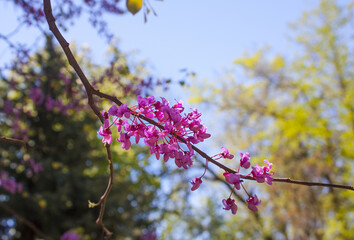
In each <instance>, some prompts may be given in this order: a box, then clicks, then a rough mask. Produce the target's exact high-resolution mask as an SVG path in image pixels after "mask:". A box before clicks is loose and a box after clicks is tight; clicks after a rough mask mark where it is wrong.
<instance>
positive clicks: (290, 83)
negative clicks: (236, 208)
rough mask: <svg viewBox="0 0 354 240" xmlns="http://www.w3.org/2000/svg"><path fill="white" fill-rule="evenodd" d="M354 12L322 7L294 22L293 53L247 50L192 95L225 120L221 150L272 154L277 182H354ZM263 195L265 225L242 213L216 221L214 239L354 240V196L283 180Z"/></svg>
mask: <svg viewBox="0 0 354 240" xmlns="http://www.w3.org/2000/svg"><path fill="white" fill-rule="evenodd" d="M353 6H354V4H353V3H351V4H347V5H340V4H339V3H336V1H328V0H324V1H321V3H320V5H319V7H318V8H317V9H315V10H313V11H311V12H306V13H304V14H303V16H302V18H301V19H300V20H299V21H298V23H296V24H293V25H292V26H291V27H292V28H293V30H294V32H295V37H293V41H292V43H293V44H296V46H295V47H296V54H295V56H293V57H286V56H285V55H282V54H271V50H270V48H263V49H260V50H258V51H256V52H255V53H254V54H245V56H243V57H241V58H238V59H236V60H235V62H234V64H235V69H234V71H231V72H229V73H227V74H226V75H225V76H223V77H222V78H221V79H218V81H215V82H209V84H205V82H204V83H203V84H202V85H201V86H198V87H200V88H199V89H198V90H197V89H195V90H194V91H193V92H194V93H196V94H197V97H195V96H194V97H193V99H192V100H194V101H197V102H199V101H201V102H204V103H205V104H208V106H210V105H213V106H214V107H216V109H217V110H218V111H219V114H221V116H223V118H222V119H219V121H218V124H220V122H222V123H223V125H222V130H221V132H220V138H221V139H222V141H223V144H225V145H226V146H229V147H231V146H232V149H240V150H242V149H243V150H245V151H246V150H247V151H250V153H251V156H252V155H253V156H257V157H253V160H255V161H258V162H259V163H261V160H263V157H265V158H268V159H269V160H270V162H272V163H274V167H275V169H274V171H275V172H276V174H277V176H278V177H290V178H292V179H303V180H307V181H322V182H328V183H335V182H340V183H343V184H349V185H350V184H352V183H353V180H354V178H353V158H354V153H353V149H354V145H353V144H354V100H353V93H354V79H353V63H354V62H353V42H352V40H353V39H352V37H353V28H352V23H353ZM235 75H237V76H238V77H237V78H236V77H235ZM250 186H251V185H250ZM258 191H259V190H257V192H258ZM261 191H264V192H263V194H260V197H261V199H262V207H261V210H260V213H259V216H260V218H258V220H257V218H254V217H253V216H252V215H250V214H247V215H244V214H240V215H239V216H238V217H235V218H230V219H228V221H229V222H228V224H227V225H224V226H223V227H222V228H219V227H215V228H214V227H213V226H212V225H210V226H209V228H208V231H209V233H210V236H211V237H210V238H211V239H216V238H219V237H220V236H222V234H223V236H225V237H223V239H235V238H238V237H243V238H245V239H353V238H354V226H353V224H352V223H353V220H354V219H353V210H354V197H353V193H352V192H350V191H341V190H336V189H324V188H314V187H303V186H297V185H289V184H281V183H275V184H274V185H273V186H272V187H264V188H262V190H261ZM241 216H242V218H241ZM217 226H219V225H217ZM225 227H226V229H225ZM210 228H212V229H210ZM226 236H228V237H226Z"/></svg>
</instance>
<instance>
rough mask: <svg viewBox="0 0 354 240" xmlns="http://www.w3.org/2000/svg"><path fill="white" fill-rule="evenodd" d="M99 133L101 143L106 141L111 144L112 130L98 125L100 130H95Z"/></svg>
mask: <svg viewBox="0 0 354 240" xmlns="http://www.w3.org/2000/svg"><path fill="white" fill-rule="evenodd" d="M97 133H98V134H99V135H101V136H102V137H103V138H102V142H103V143H105V142H106V143H108V144H111V142H112V135H111V134H112V132H111V130H109V129H108V128H103V127H102V126H101V127H100V130H99V131H98V132H97Z"/></svg>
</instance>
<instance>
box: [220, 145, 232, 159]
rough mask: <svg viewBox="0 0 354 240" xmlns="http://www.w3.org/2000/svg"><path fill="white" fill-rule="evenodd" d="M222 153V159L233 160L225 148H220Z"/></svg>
mask: <svg viewBox="0 0 354 240" xmlns="http://www.w3.org/2000/svg"><path fill="white" fill-rule="evenodd" d="M221 149H222V153H221V154H220V155H221V156H222V157H223V158H228V159H233V158H234V155H232V154H230V153H229V150H228V149H227V148H226V147H221Z"/></svg>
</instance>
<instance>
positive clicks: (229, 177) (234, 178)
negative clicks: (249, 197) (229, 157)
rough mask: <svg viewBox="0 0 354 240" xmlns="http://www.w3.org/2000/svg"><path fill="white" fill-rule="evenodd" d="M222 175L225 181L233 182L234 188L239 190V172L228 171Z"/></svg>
mask: <svg viewBox="0 0 354 240" xmlns="http://www.w3.org/2000/svg"><path fill="white" fill-rule="evenodd" d="M223 175H224V177H225V180H226V182H228V183H230V184H234V186H235V188H236V189H237V190H240V188H241V182H242V180H241V175H240V174H239V173H229V172H224V174H223Z"/></svg>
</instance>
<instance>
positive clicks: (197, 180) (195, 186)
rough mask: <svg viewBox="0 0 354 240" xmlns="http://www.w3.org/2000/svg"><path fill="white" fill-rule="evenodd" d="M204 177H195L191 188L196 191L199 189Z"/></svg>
mask: <svg viewBox="0 0 354 240" xmlns="http://www.w3.org/2000/svg"><path fill="white" fill-rule="evenodd" d="M202 182H203V181H202V179H201V178H197V177H195V178H193V180H192V181H191V184H192V185H193V186H192V188H191V190H192V191H194V190H197V189H198V188H199V186H200V184H202Z"/></svg>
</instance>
